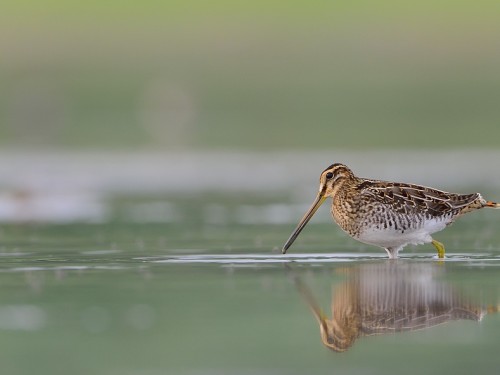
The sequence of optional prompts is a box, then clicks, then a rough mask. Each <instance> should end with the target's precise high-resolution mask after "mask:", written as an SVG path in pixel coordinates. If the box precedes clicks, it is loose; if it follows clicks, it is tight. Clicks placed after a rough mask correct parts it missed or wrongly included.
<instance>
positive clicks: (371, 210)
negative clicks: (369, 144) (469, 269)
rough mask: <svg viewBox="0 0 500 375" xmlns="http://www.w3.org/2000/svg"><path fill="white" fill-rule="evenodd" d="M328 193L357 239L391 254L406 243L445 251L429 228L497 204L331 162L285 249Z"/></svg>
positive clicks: (342, 222)
mask: <svg viewBox="0 0 500 375" xmlns="http://www.w3.org/2000/svg"><path fill="white" fill-rule="evenodd" d="M327 197H331V198H332V206H331V212H332V216H333V219H334V220H335V222H336V223H337V224H338V225H339V226H340V227H341V228H342V229H343V230H344V231H345V232H346V233H348V234H349V235H350V236H351V237H353V238H355V239H357V240H358V241H361V242H364V243H367V244H371V245H375V246H379V247H382V248H384V249H385V250H386V251H387V253H388V254H389V257H390V258H397V256H398V252H399V251H400V250H401V249H402V248H403V247H404V246H406V245H408V244H422V243H429V242H432V244H433V245H434V246H435V247H436V248H437V250H438V256H439V257H440V258H442V257H444V246H443V245H442V244H441V243H440V242H438V241H436V240H433V239H432V237H431V234H432V233H435V232H438V231H440V230H442V229H444V228H445V227H446V226H447V225H450V224H451V223H453V222H454V221H455V220H456V219H457V218H458V217H460V216H462V215H463V214H465V213H467V212H470V211H474V210H477V209H480V208H483V207H492V208H500V205H499V204H498V203H494V202H491V201H486V200H485V199H484V198H483V197H482V196H481V194H479V193H472V194H455V193H448V192H445V191H441V190H437V189H433V188H429V187H425V186H420V185H414V184H406V183H401V182H388V181H380V180H371V179H366V178H360V177H356V176H355V175H354V174H353V172H352V171H351V170H350V169H349V168H348V167H347V166H345V165H343V164H339V163H337V164H332V165H330V166H329V167H328V168H326V169H325V170H324V171H323V172H322V173H321V176H320V189H319V193H318V196H317V198H316V200H315V202H314V203H313V205H312V206H311V208H310V209H309V211H308V212H307V213H306V214H305V215H304V217H303V218H302V220H301V221H300V222H299V225H298V226H297V228H296V229H295V231H294V232H293V233H292V235H291V236H290V238H289V239H288V241H287V242H286V244H285V246H284V247H283V253H285V252H286V251H287V249H288V247H290V245H291V244H292V243H293V241H294V240H295V238H296V237H297V236H298V234H299V233H300V231H301V230H302V229H303V228H304V226H305V225H306V224H307V222H308V221H309V219H310V218H311V217H312V215H313V214H314V213H315V212H316V210H317V209H318V208H319V206H320V205H321V203H322V202H323V201H324V200H325V199H326V198H327Z"/></svg>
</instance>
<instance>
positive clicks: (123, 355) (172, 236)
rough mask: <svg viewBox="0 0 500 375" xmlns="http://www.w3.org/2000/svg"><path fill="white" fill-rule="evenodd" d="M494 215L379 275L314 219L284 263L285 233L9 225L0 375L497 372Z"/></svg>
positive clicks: (374, 257) (273, 228) (275, 228)
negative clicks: (442, 256)
mask: <svg viewBox="0 0 500 375" xmlns="http://www.w3.org/2000/svg"><path fill="white" fill-rule="evenodd" d="M492 212H493V211H491V212H485V213H484V214H481V213H478V215H475V216H474V215H472V216H471V217H470V219H467V220H465V222H463V223H457V225H456V226H453V227H451V228H449V229H448V230H446V231H444V232H442V233H441V235H440V236H439V237H438V238H439V239H440V240H441V241H443V242H444V243H445V244H446V245H447V255H448V257H447V259H446V260H444V261H439V260H437V259H435V257H434V253H433V248H432V247H431V246H420V247H409V248H407V249H405V250H404V251H403V252H402V253H401V255H402V258H401V259H400V260H398V261H388V260H387V259H386V256H385V253H384V252H382V251H379V250H377V249H376V248H371V247H368V246H364V245H360V244H358V243H357V242H355V241H353V240H351V239H349V238H347V237H345V236H344V235H343V234H342V233H340V232H339V230H338V229H337V228H336V227H335V226H333V225H331V224H322V223H321V221H320V222H319V223H313V224H311V225H310V227H308V228H307V229H306V230H305V231H304V233H303V235H301V237H299V239H298V240H297V243H296V244H294V246H292V248H291V249H290V253H289V254H287V255H286V256H283V255H281V254H279V252H278V249H279V246H280V245H281V244H282V243H283V241H284V240H285V239H286V238H287V237H288V234H289V232H290V230H291V229H292V228H293V225H289V224H286V225H252V224H233V225H230V226H220V225H219V226H217V225H209V226H207V225H206V224H203V223H199V224H198V226H191V227H189V226H186V225H182V226H179V225H174V224H147V225H146V224H139V223H132V224H130V223H126V222H118V221H117V222H114V223H108V224H99V225H82V224H74V225H36V226H35V225H15V226H14V225H7V226H4V228H3V230H2V244H3V246H2V248H1V249H0V259H1V263H0V295H1V303H0V332H1V337H2V340H1V341H0V345H1V348H0V349H1V350H0V360H1V363H2V369H3V370H4V372H5V373H9V374H33V373H37V374H68V373H72V374H89V373H92V374H165V373H167V374H253V373H273V374H285V373H286V374H303V373H308V372H310V371H311V369H314V372H316V373H325V374H326V373H329V374H330V373H332V372H337V371H338V372H340V373H343V374H363V373H367V374H368V373H369V374H377V373H380V374H388V373H394V374H399V373H402V372H403V371H404V372H405V373H410V374H413V373H415V374H417V373H418V374H421V373H440V374H442V373H455V374H470V373H471V372H473V371H474V370H475V369H477V366H478V364H479V363H480V364H481V369H482V370H484V372H487V371H489V372H495V371H496V370H497V369H498V367H499V366H500V359H499V358H498V355H497V351H498V346H499V344H500V335H499V334H498V332H500V316H499V315H498V314H496V309H497V306H498V305H500V289H499V285H500V251H499V249H498V244H499V243H500V237H499V234H498V233H497V232H496V230H495V228H496V224H495V222H494V221H491V220H490V218H491V217H493V216H492ZM495 213H496V212H495ZM488 220H490V221H488ZM314 309H316V311H319V310H321V311H322V313H321V314H323V315H324V316H327V317H328V319H330V317H331V315H332V313H331V311H332V309H333V311H334V314H335V313H337V314H340V315H339V316H340V318H339V317H338V316H337V317H336V319H337V320H336V321H337V323H338V322H341V323H338V324H337V325H339V324H340V325H339V326H343V327H344V330H345V332H347V331H349V332H350V333H349V335H350V336H349V337H350V339H349V340H348V343H347V344H346V341H345V340H344V341H343V343H341V344H336V345H340V346H341V349H342V350H344V352H336V351H334V350H331V349H329V348H327V346H325V345H324V344H323V343H322V340H321V336H320V328H319V324H318V321H317V320H316V318H315V316H314V314H313V312H314V311H315V310H314ZM334 316H335V315H334ZM346 327H350V328H346ZM341 331H342V330H341ZM398 331H404V332H398ZM345 332H344V331H342V332H340V333H339V332H337V334H338V335H340V336H338V337H342V335H347V333H345ZM374 333H377V334H376V335H374ZM341 341H342V340H341ZM337 349H338V347H337Z"/></svg>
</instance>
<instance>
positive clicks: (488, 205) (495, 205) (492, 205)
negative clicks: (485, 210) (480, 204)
mask: <svg viewBox="0 0 500 375" xmlns="http://www.w3.org/2000/svg"><path fill="white" fill-rule="evenodd" d="M485 206H486V207H491V208H500V203H495V202H492V201H486V204H485Z"/></svg>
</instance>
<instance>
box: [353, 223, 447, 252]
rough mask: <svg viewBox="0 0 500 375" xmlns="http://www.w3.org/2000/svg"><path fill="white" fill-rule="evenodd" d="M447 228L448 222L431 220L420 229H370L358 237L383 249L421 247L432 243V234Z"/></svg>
mask: <svg viewBox="0 0 500 375" xmlns="http://www.w3.org/2000/svg"><path fill="white" fill-rule="evenodd" d="M445 227H446V220H442V219H441V220H440V219H431V220H427V221H425V223H423V225H422V226H421V227H420V228H416V229H407V230H405V231H404V232H403V231H402V230H395V229H393V228H388V229H377V228H373V227H369V228H366V229H364V230H363V231H362V232H361V233H360V234H359V236H358V238H357V239H358V240H359V241H361V242H364V243H367V244H370V245H375V246H380V247H383V248H386V249H387V248H400V247H403V246H405V245H408V244H412V245H420V244H423V243H429V242H431V241H432V237H431V234H432V233H435V232H439V231H440V230H443V229H444V228H445Z"/></svg>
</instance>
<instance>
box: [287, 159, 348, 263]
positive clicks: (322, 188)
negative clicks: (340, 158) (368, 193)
mask: <svg viewBox="0 0 500 375" xmlns="http://www.w3.org/2000/svg"><path fill="white" fill-rule="evenodd" d="M352 178H354V175H353V173H352V171H351V170H350V169H349V168H348V167H346V166H345V165H344V164H340V163H335V164H332V165H330V166H329V167H328V168H326V169H325V170H324V171H323V172H322V173H321V175H320V177H319V191H318V195H317V196H316V199H315V200H314V202H313V204H312V206H311V207H310V208H309V210H307V212H306V213H305V215H304V217H303V218H302V219H301V220H300V222H299V224H298V225H297V227H296V228H295V230H294V231H293V232H292V234H291V235H290V238H288V241H286V243H285V246H283V249H282V251H281V252H282V253H283V254H285V253H286V251H287V250H288V248H289V247H290V246H291V245H292V243H293V242H294V241H295V239H296V238H297V236H298V235H299V234H300V232H301V231H302V229H304V227H305V226H306V224H307V223H308V222H309V220H310V219H311V218H312V217H313V215H314V214H315V212H316V211H317V210H318V208H319V206H321V204H322V203H323V202H324V201H325V199H326V198H328V197H332V198H333V197H334V196H335V194H336V193H337V191H338V190H339V189H340V188H341V187H342V185H343V184H344V183H345V182H346V181H347V180H349V179H352Z"/></svg>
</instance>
